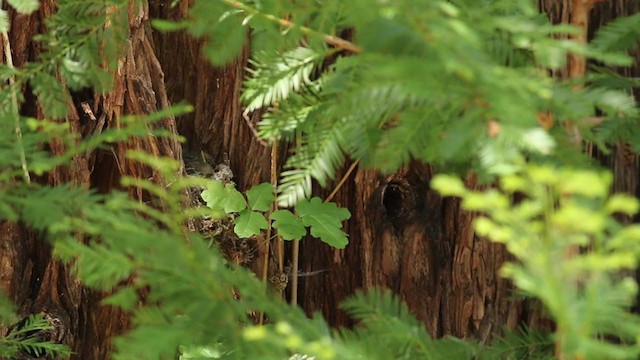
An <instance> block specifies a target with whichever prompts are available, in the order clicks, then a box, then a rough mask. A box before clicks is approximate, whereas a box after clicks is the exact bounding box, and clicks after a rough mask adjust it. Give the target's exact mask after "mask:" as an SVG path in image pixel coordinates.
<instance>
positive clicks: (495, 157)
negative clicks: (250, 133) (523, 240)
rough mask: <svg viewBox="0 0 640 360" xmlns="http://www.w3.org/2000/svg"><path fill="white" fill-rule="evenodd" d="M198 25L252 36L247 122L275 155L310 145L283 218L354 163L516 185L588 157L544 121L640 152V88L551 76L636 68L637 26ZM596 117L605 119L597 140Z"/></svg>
mask: <svg viewBox="0 0 640 360" xmlns="http://www.w3.org/2000/svg"><path fill="white" fill-rule="evenodd" d="M190 14H191V19H190V20H189V21H186V22H183V23H182V24H181V25H182V26H184V27H186V28H187V29H189V30H190V31H191V32H192V33H193V34H194V35H197V36H201V35H205V34H206V35H207V36H208V38H210V39H218V38H225V39H226V40H229V39H230V38H229V37H228V36H227V35H226V34H227V32H228V31H230V29H231V28H233V29H234V30H233V31H236V30H237V29H242V31H247V30H249V29H251V31H250V34H251V36H252V41H251V45H252V46H253V47H254V50H255V51H254V52H253V56H254V57H253V60H252V62H251V66H250V68H249V69H248V71H249V76H248V78H247V80H246V82H245V91H244V93H243V95H242V98H243V100H244V102H245V105H246V107H245V109H246V111H247V112H249V111H254V110H257V109H259V108H265V109H266V110H267V114H266V115H265V116H264V119H263V121H262V122H261V124H260V134H261V136H263V137H264V138H265V139H267V140H269V141H279V140H281V139H291V137H292V134H294V133H295V132H296V131H299V132H300V133H301V137H300V140H301V141H300V142H299V146H298V148H297V149H296V150H295V151H294V153H293V154H294V155H293V156H291V157H289V158H288V160H287V165H286V168H287V170H286V171H284V172H283V173H282V174H281V176H282V179H281V181H280V186H279V189H278V193H279V202H280V205H282V206H292V205H294V204H295V203H296V202H297V201H298V200H300V199H303V198H308V197H310V196H311V184H312V179H315V180H316V181H318V182H319V183H320V185H322V186H326V185H327V184H328V182H329V180H331V179H333V178H334V177H335V174H336V171H337V169H338V168H340V167H341V166H342V165H343V164H344V162H345V160H346V158H347V157H351V158H352V159H361V160H363V163H364V164H366V165H370V166H375V167H377V168H381V169H382V170H384V171H386V172H393V171H395V170H396V169H398V168H399V167H400V166H403V165H405V164H407V163H408V162H409V161H410V160H411V159H419V160H423V161H426V162H430V163H432V164H437V165H442V166H446V167H449V168H451V167H459V166H461V165H462V167H463V168H465V169H466V168H468V167H470V166H471V167H473V168H474V169H475V170H477V171H478V172H480V174H481V175H483V176H484V177H486V176H488V175H491V176H495V175H498V174H500V173H503V172H505V171H509V169H507V168H504V167H503V166H501V164H503V163H504V162H505V161H506V162H509V161H511V160H513V159H514V158H515V157H518V156H540V155H542V156H547V157H548V156H551V157H554V158H556V160H557V161H563V160H564V159H567V158H575V157H577V156H580V155H579V154H578V153H577V152H576V151H575V147H573V148H572V147H566V146H564V145H563V148H562V149H560V150H558V151H554V149H555V147H556V145H557V144H568V143H570V142H571V141H572V140H571V137H570V136H571V135H569V134H568V133H567V132H565V131H546V130H544V129H542V128H541V127H540V125H539V123H538V121H537V119H538V118H539V116H540V114H544V113H548V114H550V115H551V116H552V117H553V118H554V119H556V123H562V122H563V121H564V120H567V119H571V120H572V121H573V122H574V123H575V124H576V125H577V126H578V128H579V130H580V132H581V136H582V137H584V138H585V139H587V140H591V141H593V142H594V143H595V144H597V145H598V146H600V147H601V148H602V149H604V150H606V147H607V144H611V143H612V142H615V141H618V140H624V141H627V142H629V143H631V144H632V145H633V146H635V147H636V148H640V147H638V145H640V143H638V137H637V136H632V135H630V132H629V129H633V128H637V125H638V119H639V118H640V116H639V112H638V110H637V107H636V105H635V102H634V100H633V98H632V96H630V94H629V92H628V91H629V86H635V85H632V84H627V86H625V88H624V89H621V88H620V87H615V88H611V87H608V86H607V85H606V84H605V83H603V82H600V83H599V84H592V86H590V87H589V88H588V89H584V90H581V91H578V92H576V91H574V89H575V83H573V82H570V81H558V80H557V79H553V78H551V75H550V74H551V72H550V71H544V69H547V70H555V69H560V68H562V67H564V66H566V59H567V54H568V53H576V54H579V55H583V56H587V57H588V58H591V59H594V60H597V61H600V62H603V63H607V64H611V65H621V66H628V65H631V64H632V60H631V58H630V57H629V56H627V55H625V54H624V53H622V52H621V51H625V50H629V49H631V48H633V47H634V46H635V45H637V43H638V40H639V39H640V34H639V33H638V31H637V29H638V26H637V18H638V16H631V17H627V18H621V19H617V20H615V21H613V22H611V23H610V24H608V25H607V26H605V27H603V28H601V29H600V30H599V32H598V35H597V36H596V40H595V41H594V45H593V46H584V45H582V44H578V43H575V42H573V41H569V40H566V39H564V38H563V36H559V37H558V36H555V35H558V34H571V33H575V32H576V29H573V28H572V27H570V26H567V25H552V24H550V23H549V21H548V20H547V18H546V17H545V16H544V15H541V14H538V13H537V11H536V9H535V8H534V7H533V3H532V2H531V1H528V0H521V1H510V2H507V1H470V0H459V1H449V2H446V1H413V0H411V1H410V0H403V1H394V2H393V3H389V4H386V3H385V4H384V5H380V4H378V3H375V2H372V1H370V0H353V1H349V2H346V3H345V2H340V4H338V2H334V1H331V2H321V3H320V2H316V3H305V5H304V6H301V5H300V4H297V3H296V4H295V5H294V3H293V2H291V1H287V0H280V1H275V0H272V1H260V2H254V1H230V0H229V1H220V2H214V3H211V2H199V3H198V4H196V5H195V6H194V7H193V9H192V12H191V13H190ZM285 19H286V20H285ZM211 21H214V22H215V23H216V25H214V26H208V24H209V23H210V22H211ZM233 24H235V27H234V26H233ZM425 24H428V26H426V25H425ZM344 29H352V30H353V33H355V37H354V39H353V42H352V43H350V45H348V46H345V45H344V42H342V43H339V42H336V41H334V40H335V39H336V38H339V37H340V36H341V35H342V34H343V33H342V31H343V30H344ZM238 41H239V43H238V44H234V45H233V46H231V47H225V48H224V49H223V51H222V54H217V53H216V52H215V51H214V49H213V47H211V50H212V52H211V53H209V55H210V59H211V60H212V61H214V63H215V62H217V61H220V59H221V58H225V59H226V58H230V57H231V56H232V54H231V53H230V52H231V49H235V48H238V49H239V46H240V45H239V44H240V43H243V42H244V38H242V39H240V40H238ZM301 44H303V46H301ZM265 49H266V50H265ZM345 50H346V51H345ZM347 51H348V52H351V53H350V54H348V56H344V55H345V54H344V53H345V52H347ZM576 81H578V82H582V81H583V79H577V80H576ZM577 104H580V105H579V106H577ZM594 109H597V111H598V112H599V113H601V114H602V118H603V121H602V125H600V126H598V127H596V128H595V129H594V127H593V125H589V122H588V120H589V118H592V117H594V116H595V114H596V113H595V112H594ZM598 116H600V115H598ZM491 124H497V125H498V127H499V128H495V129H497V130H495V132H496V133H495V134H494V133H492V131H490V129H489V127H490V126H492V125H491ZM634 133H635V132H634ZM567 152H569V153H571V154H569V156H568V154H567Z"/></svg>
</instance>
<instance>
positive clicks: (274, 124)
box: [258, 83, 321, 141]
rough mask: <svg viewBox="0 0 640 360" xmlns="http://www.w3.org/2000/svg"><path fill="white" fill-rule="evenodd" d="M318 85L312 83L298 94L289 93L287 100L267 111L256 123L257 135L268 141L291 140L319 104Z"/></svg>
mask: <svg viewBox="0 0 640 360" xmlns="http://www.w3.org/2000/svg"><path fill="white" fill-rule="evenodd" d="M319 91H320V87H319V84H317V83H314V84H311V85H310V86H309V87H307V88H306V89H304V91H302V92H300V93H290V94H289V96H288V98H287V100H286V101H283V102H282V103H280V104H278V106H277V107H273V108H271V109H269V111H267V112H266V113H265V114H264V115H263V116H262V120H260V122H259V123H258V126H259V128H258V135H259V136H260V137H261V138H263V139H266V140H269V141H277V140H281V139H287V140H291V138H292V135H293V134H294V133H295V130H296V129H298V128H299V127H300V126H302V125H303V124H304V123H305V122H306V120H307V117H308V116H309V114H311V113H312V112H313V111H315V110H317V108H318V106H319V105H320V104H321V99H320V98H319V95H318V92H319Z"/></svg>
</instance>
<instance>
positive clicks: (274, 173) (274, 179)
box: [258, 142, 278, 325]
mask: <svg viewBox="0 0 640 360" xmlns="http://www.w3.org/2000/svg"><path fill="white" fill-rule="evenodd" d="M271 184H273V187H274V188H276V187H277V184H278V143H277V142H274V143H273V145H271ZM277 208H278V204H277V202H275V201H274V203H273V204H271V208H270V209H269V216H270V215H271V213H272V212H273V211H274V210H277ZM271 231H272V229H271V221H267V237H266V239H265V245H264V246H265V251H264V262H263V264H262V282H263V283H265V284H266V283H267V275H268V274H269V258H270V255H269V247H270V246H271ZM258 323H259V324H260V325H262V324H263V323H264V312H262V311H261V312H260V319H259V321H258Z"/></svg>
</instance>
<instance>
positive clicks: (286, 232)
mask: <svg viewBox="0 0 640 360" xmlns="http://www.w3.org/2000/svg"><path fill="white" fill-rule="evenodd" d="M271 220H273V227H274V228H275V229H277V230H278V235H280V236H281V237H282V238H283V239H285V240H300V239H301V238H302V237H303V236H305V235H306V234H307V229H306V228H305V227H304V225H303V224H302V219H300V218H299V217H298V216H295V215H294V214H293V213H292V212H291V211H289V210H278V211H275V212H273V214H271Z"/></svg>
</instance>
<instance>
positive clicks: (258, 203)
mask: <svg viewBox="0 0 640 360" xmlns="http://www.w3.org/2000/svg"><path fill="white" fill-rule="evenodd" d="M273 192H274V189H273V185H271V184H270V183H262V184H260V185H256V186H254V187H252V188H251V189H249V190H248V191H247V199H246V200H245V198H244V196H242V193H240V192H239V191H238V190H236V187H235V184H233V183H228V184H223V182H222V181H219V180H216V181H213V182H212V183H211V184H209V186H208V187H207V189H206V190H204V191H203V192H202V194H201V196H202V199H203V200H204V201H205V203H206V204H207V207H209V209H210V210H211V212H210V213H209V215H210V216H212V217H214V218H215V219H221V218H224V217H226V216H227V215H228V214H232V213H237V217H235V218H234V223H235V227H234V232H235V233H236V235H238V236H239V237H241V238H248V237H251V236H255V235H258V234H260V233H261V232H262V230H264V229H267V227H268V226H269V224H268V222H267V220H266V218H265V215H264V214H263V213H265V212H267V211H269V210H270V209H271V206H272V205H273V202H274V201H275V195H274V193H273ZM295 211H296V214H294V213H292V212H291V211H289V210H278V211H275V212H273V213H272V214H271V216H270V219H271V220H272V221H273V227H274V228H275V229H277V230H278V234H279V235H280V236H282V238H283V239H285V240H300V239H301V238H302V237H303V236H305V235H306V234H307V230H306V228H305V227H309V228H310V229H311V235H312V236H314V237H316V238H318V239H320V240H322V241H323V242H325V243H327V244H329V245H331V246H333V247H335V248H338V249H343V248H344V247H345V246H347V244H348V243H349V241H348V239H347V234H346V233H344V232H343V231H342V230H341V228H342V221H345V220H348V219H349V218H350V217H351V214H350V213H349V210H347V209H343V208H338V206H337V205H336V204H335V203H323V202H322V200H320V198H317V197H314V198H313V199H311V200H309V201H307V200H304V201H300V202H298V204H296V207H295Z"/></svg>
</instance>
